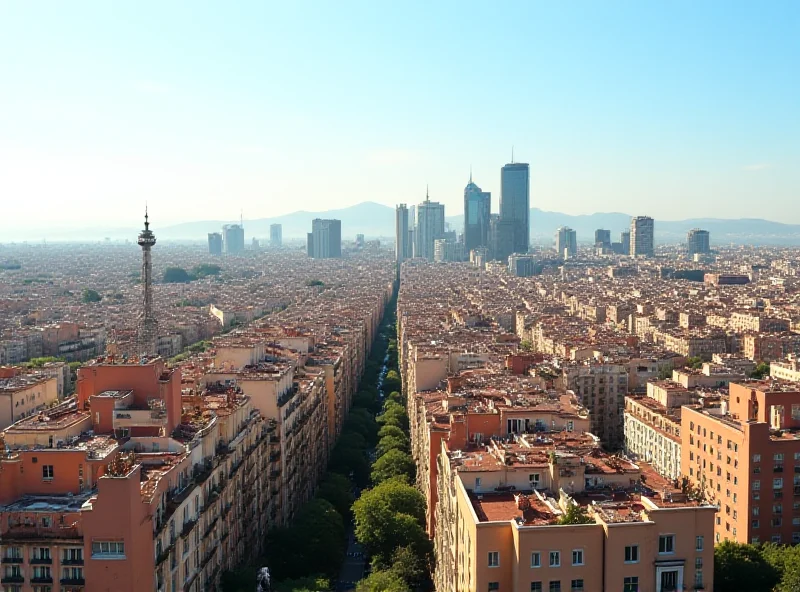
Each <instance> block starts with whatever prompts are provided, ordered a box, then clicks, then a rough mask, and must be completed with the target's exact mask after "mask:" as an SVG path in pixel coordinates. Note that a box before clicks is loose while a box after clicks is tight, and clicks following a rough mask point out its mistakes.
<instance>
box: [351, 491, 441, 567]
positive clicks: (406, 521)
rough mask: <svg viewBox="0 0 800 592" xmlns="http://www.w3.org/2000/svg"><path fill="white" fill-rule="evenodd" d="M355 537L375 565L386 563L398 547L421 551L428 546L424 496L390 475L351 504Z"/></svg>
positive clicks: (422, 552) (423, 551)
mask: <svg viewBox="0 0 800 592" xmlns="http://www.w3.org/2000/svg"><path fill="white" fill-rule="evenodd" d="M353 514H354V516H355V523H356V537H357V538H358V540H359V541H360V542H361V543H362V544H363V545H364V546H365V547H366V548H367V549H368V550H369V552H370V554H371V555H372V556H373V558H374V560H375V561H376V564H377V565H378V566H383V565H388V564H389V563H390V562H391V558H392V554H393V553H394V550H395V549H396V548H398V547H404V546H411V547H412V548H414V549H415V552H418V553H419V554H424V553H425V552H426V551H427V549H428V548H429V546H430V539H428V536H427V534H426V533H425V530H424V529H423V525H424V524H425V498H424V497H422V494H421V493H420V492H419V491H418V490H417V489H416V488H415V487H413V486H411V485H408V484H407V483H404V482H403V481H402V480H401V479H389V480H387V481H384V482H382V483H381V484H380V485H377V486H375V487H374V488H373V489H370V490H367V491H365V492H364V493H363V494H362V495H361V497H360V498H359V499H358V500H356V503H355V504H353Z"/></svg>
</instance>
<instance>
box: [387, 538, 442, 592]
mask: <svg viewBox="0 0 800 592" xmlns="http://www.w3.org/2000/svg"><path fill="white" fill-rule="evenodd" d="M428 561H429V558H428V557H424V556H420V555H419V554H418V553H417V552H416V551H415V550H414V549H413V548H412V547H399V548H397V549H395V551H394V554H393V555H392V571H393V572H394V573H396V574H397V575H398V576H400V577H401V578H402V579H403V581H404V582H405V583H406V584H408V586H409V587H410V588H411V589H412V590H420V589H422V590H431V589H432V588H433V587H432V586H431V585H430V568H429V563H428Z"/></svg>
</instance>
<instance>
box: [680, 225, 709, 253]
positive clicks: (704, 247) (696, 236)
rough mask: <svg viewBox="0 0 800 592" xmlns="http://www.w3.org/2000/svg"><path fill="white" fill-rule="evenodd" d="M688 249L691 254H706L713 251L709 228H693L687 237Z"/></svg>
mask: <svg viewBox="0 0 800 592" xmlns="http://www.w3.org/2000/svg"><path fill="white" fill-rule="evenodd" d="M686 249H687V251H688V252H689V255H697V254H700V255H704V254H707V253H710V252H711V246H710V243H709V233H708V230H700V229H699V228H693V229H692V230H690V231H689V234H688V235H687V237H686Z"/></svg>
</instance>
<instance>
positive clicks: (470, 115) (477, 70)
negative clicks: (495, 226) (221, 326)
mask: <svg viewBox="0 0 800 592" xmlns="http://www.w3.org/2000/svg"><path fill="white" fill-rule="evenodd" d="M567 4H568V6H567ZM512 144H513V145H514V146H515V155H516V159H517V160H521V161H526V162H530V163H531V204H532V205H533V206H537V207H540V208H542V209H546V210H557V211H563V212H567V213H592V212H596V211H621V212H626V213H630V214H650V215H653V216H655V217H656V218H662V219H680V218H686V217H695V216H718V217H739V216H742V217H744V216H750V217H754V216H758V217H765V218H770V219H775V220H781V221H790V222H797V223H800V207H798V206H797V204H798V203H800V2H797V1H795V0H792V1H786V2H769V1H764V2H754V1H748V2H735V1H730V0H726V1H720V2H710V1H708V2H705V1H704V2H697V1H696V0H693V1H690V2H668V3H667V2H644V1H642V0H637V1H632V2H616V1H610V0H609V1H602V2H600V1H586V2H570V3H566V2H548V3H544V2H535V1H533V0H526V1H522V2H516V3H515V2H503V3H497V2H480V3H478V2H468V1H464V0H462V1H453V2H445V1H440V2H430V0H427V1H423V2H415V1H404V2H386V1H380V0H368V1H364V2H348V1H346V0H344V1H337V2H334V1H333V0H330V1H325V2H316V3H312V2H300V1H296V0H291V1H288V2H286V1H282V2H263V1H260V2H214V3H206V2H199V1H196V0H194V1H191V2H178V1H167V2H164V1H160V2H142V1H137V2H125V3H123V2H108V1H105V0H104V1H103V2H86V1H79V2H52V3H48V2H38V1H37V2H28V1H24V0H13V1H6V0H0V202H1V203H2V206H3V207H2V210H0V211H2V215H1V216H0V228H2V229H3V230H4V231H6V230H9V229H11V228H14V229H19V228H20V227H22V226H29V227H36V228H42V227H47V226H50V227H52V226H59V227H60V226H64V225H67V224H76V225H80V226H89V225H103V226H138V225H139V220H140V217H141V212H142V210H143V208H144V203H145V201H148V202H149V206H150V211H151V214H152V218H153V221H154V222H155V223H156V224H157V226H165V225H168V224H172V223H176V222H180V221H188V220H201V219H233V218H238V215H239V210H240V208H242V209H244V215H245V218H246V219H247V218H256V217H268V216H272V215H278V214H284V213H288V212H291V211H294V210H297V209H306V210H324V209H327V208H331V207H341V206H346V205H351V204H354V203H357V202H360V201H365V200H372V201H377V202H381V203H385V204H387V205H394V204H396V203H398V202H401V201H404V202H408V203H415V202H417V201H420V200H421V199H423V198H424V194H425V185H426V183H427V184H429V185H430V193H431V198H432V199H436V200H439V201H442V202H444V203H445V204H446V206H447V208H448V210H447V213H448V215H452V214H455V213H458V212H459V210H460V209H461V207H462V205H461V204H462V199H463V187H464V185H465V184H466V182H467V180H468V176H469V167H470V164H471V165H472V168H473V174H474V179H475V181H476V183H478V184H479V185H480V186H481V187H483V189H484V190H489V191H492V193H493V199H494V204H496V203H497V198H498V197H499V188H500V187H499V185H500V183H499V180H500V167H501V166H502V165H503V164H504V163H506V162H507V161H508V160H509V159H510V156H511V146H512ZM493 207H496V205H493Z"/></svg>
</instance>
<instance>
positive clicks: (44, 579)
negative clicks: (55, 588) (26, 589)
mask: <svg viewBox="0 0 800 592" xmlns="http://www.w3.org/2000/svg"><path fill="white" fill-rule="evenodd" d="M52 583H53V576H39V577H38V578H37V577H36V576H34V577H32V578H31V584H52Z"/></svg>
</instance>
